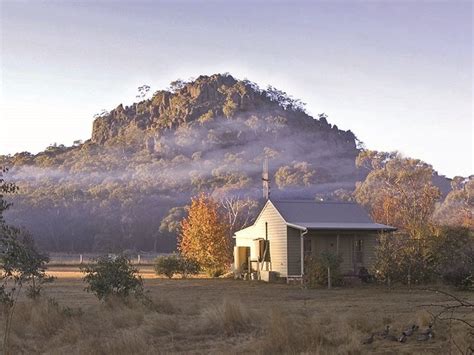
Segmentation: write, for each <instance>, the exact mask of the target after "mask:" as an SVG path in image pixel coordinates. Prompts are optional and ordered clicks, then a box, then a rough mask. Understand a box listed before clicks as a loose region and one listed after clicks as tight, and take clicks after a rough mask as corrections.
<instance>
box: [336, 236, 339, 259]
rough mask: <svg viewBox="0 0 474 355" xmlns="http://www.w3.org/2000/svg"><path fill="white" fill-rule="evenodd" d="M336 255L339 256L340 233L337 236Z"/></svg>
mask: <svg viewBox="0 0 474 355" xmlns="http://www.w3.org/2000/svg"><path fill="white" fill-rule="evenodd" d="M336 255H339V233H337V236H336Z"/></svg>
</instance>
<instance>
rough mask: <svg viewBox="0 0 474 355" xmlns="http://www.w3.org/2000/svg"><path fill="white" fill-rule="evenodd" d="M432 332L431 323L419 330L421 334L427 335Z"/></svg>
mask: <svg viewBox="0 0 474 355" xmlns="http://www.w3.org/2000/svg"><path fill="white" fill-rule="evenodd" d="M432 332H433V324H430V325H428V328H426V329H425V330H423V331H421V333H420V334H421V335H428V334H431V333H432Z"/></svg>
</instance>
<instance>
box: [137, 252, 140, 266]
mask: <svg viewBox="0 0 474 355" xmlns="http://www.w3.org/2000/svg"><path fill="white" fill-rule="evenodd" d="M137 264H138V265H140V254H138V258H137Z"/></svg>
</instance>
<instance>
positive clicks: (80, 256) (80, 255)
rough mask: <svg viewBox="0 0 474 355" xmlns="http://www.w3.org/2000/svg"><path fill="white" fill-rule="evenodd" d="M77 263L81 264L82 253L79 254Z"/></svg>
mask: <svg viewBox="0 0 474 355" xmlns="http://www.w3.org/2000/svg"><path fill="white" fill-rule="evenodd" d="M79 264H82V254H79Z"/></svg>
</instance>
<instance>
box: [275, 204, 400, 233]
mask: <svg viewBox="0 0 474 355" xmlns="http://www.w3.org/2000/svg"><path fill="white" fill-rule="evenodd" d="M271 202H272V203H273V205H274V206H275V208H276V209H277V210H278V212H280V214H281V216H282V217H283V219H284V220H285V221H286V222H287V223H290V224H294V225H297V226H301V227H304V228H307V229H326V230H330V229H347V230H395V229H396V228H394V227H391V226H387V225H384V224H379V223H374V222H373V221H372V220H371V218H370V217H369V215H368V213H367V212H366V211H365V210H364V208H362V206H360V205H358V204H356V203H348V202H317V201H309V200H308V201H305V200H300V201H271Z"/></svg>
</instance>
